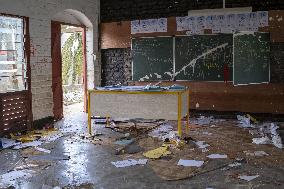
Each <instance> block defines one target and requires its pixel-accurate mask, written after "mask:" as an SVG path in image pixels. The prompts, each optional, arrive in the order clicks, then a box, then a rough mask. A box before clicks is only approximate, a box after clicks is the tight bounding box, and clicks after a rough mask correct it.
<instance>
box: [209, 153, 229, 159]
mask: <svg viewBox="0 0 284 189" xmlns="http://www.w3.org/2000/svg"><path fill="white" fill-rule="evenodd" d="M207 157H208V158H210V159H226V158H228V156H227V155H225V154H210V155H209V156H207Z"/></svg>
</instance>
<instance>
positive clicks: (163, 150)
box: [143, 145, 171, 159]
mask: <svg viewBox="0 0 284 189" xmlns="http://www.w3.org/2000/svg"><path fill="white" fill-rule="evenodd" d="M168 148H169V147H168V146H167V145H163V146H162V147H160V148H156V149H154V150H150V151H148V152H145V153H143V156H145V157H147V158H150V159H159V158H160V157H162V156H166V155H170V154H171V152H170V151H168Z"/></svg>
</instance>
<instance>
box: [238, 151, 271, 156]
mask: <svg viewBox="0 0 284 189" xmlns="http://www.w3.org/2000/svg"><path fill="white" fill-rule="evenodd" d="M244 153H245V154H246V155H247V156H258V157H261V156H269V154H268V153H266V152H264V151H255V152H250V151H244Z"/></svg>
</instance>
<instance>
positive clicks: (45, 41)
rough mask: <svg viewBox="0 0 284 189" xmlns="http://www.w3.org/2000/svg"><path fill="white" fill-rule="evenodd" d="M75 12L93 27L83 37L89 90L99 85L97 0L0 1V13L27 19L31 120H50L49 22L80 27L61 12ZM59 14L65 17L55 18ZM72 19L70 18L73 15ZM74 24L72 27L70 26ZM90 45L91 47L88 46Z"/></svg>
mask: <svg viewBox="0 0 284 189" xmlns="http://www.w3.org/2000/svg"><path fill="white" fill-rule="evenodd" d="M68 9H72V10H76V11H78V12H80V13H82V14H83V15H85V16H86V17H87V18H88V19H89V20H90V22H91V24H92V25H93V28H92V33H91V34H90V35H89V36H87V44H88V43H89V44H93V46H89V47H88V49H87V51H88V52H87V53H88V54H89V55H92V56H89V58H88V60H87V64H88V66H89V68H88V76H91V77H93V79H91V80H90V85H89V86H90V87H91V86H93V85H94V83H95V84H96V85H99V84H100V65H99V62H98V60H99V59H97V60H95V59H94V56H93V55H99V53H98V22H99V20H98V19H99V0H82V1H78V0H61V1H58V0H48V1H46V0H24V1H23V0H9V1H8V0H6V1H1V6H0V13H6V14H13V15H19V16H26V17H29V18H30V36H31V77H32V78H31V80H32V83H31V88H32V101H33V107H32V110H33V116H34V120H39V119H42V118H46V117H49V116H53V97H52V95H53V93H52V88H51V86H52V64H51V20H55V21H65V22H72V23H71V24H78V23H81V22H82V20H80V17H79V18H78V17H76V19H75V18H74V17H72V15H69V16H68V15H67V16H66V13H64V11H65V10H68ZM59 13H63V14H64V15H65V16H60V15H58V14H59ZM70 16H71V17H70ZM73 16H74V15H73ZM74 22H75V23H74ZM90 42H92V43H90Z"/></svg>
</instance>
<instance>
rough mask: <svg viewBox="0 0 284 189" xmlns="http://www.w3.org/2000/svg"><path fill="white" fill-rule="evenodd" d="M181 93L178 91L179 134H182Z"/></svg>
mask: <svg viewBox="0 0 284 189" xmlns="http://www.w3.org/2000/svg"><path fill="white" fill-rule="evenodd" d="M181 119H182V117H181V93H178V119H177V120H178V136H180V137H181V136H182V123H181Z"/></svg>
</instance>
